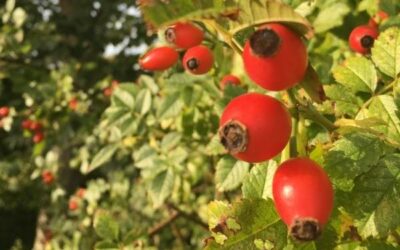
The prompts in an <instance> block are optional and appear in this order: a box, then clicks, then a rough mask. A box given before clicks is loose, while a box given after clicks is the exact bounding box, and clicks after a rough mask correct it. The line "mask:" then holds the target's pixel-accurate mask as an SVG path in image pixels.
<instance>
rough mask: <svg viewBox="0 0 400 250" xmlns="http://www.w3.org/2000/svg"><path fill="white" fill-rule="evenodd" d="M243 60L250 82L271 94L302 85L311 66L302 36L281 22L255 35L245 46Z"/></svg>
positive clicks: (262, 28)
mask: <svg viewBox="0 0 400 250" xmlns="http://www.w3.org/2000/svg"><path fill="white" fill-rule="evenodd" d="M242 57H243V63H244V66H245V69H246V72H247V74H248V76H249V77H250V78H251V80H253V81H254V82H255V83H256V84H258V85H260V86H261V87H263V88H265V89H267V90H272V91H279V90H284V89H288V88H290V87H293V86H294V85H296V84H297V83H299V82H300V81H301V80H302V79H303V78H304V75H305V73H306V69H307V65H308V56H307V49H306V46H305V45H304V43H303V41H302V40H301V37H300V36H299V35H298V34H296V33H295V32H294V31H292V30H291V29H289V28H288V27H286V26H284V25H282V24H278V23H269V24H266V25H263V26H261V27H260V28H259V29H258V30H257V31H256V32H254V33H253V34H252V35H251V36H250V38H249V40H248V41H247V42H246V44H245V46H244V50H243V55H242Z"/></svg>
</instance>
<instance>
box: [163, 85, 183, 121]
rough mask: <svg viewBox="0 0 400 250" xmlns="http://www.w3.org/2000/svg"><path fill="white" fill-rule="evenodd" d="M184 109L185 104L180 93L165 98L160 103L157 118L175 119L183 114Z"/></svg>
mask: <svg viewBox="0 0 400 250" xmlns="http://www.w3.org/2000/svg"><path fill="white" fill-rule="evenodd" d="M182 107H183V103H182V101H181V99H180V93H179V92H175V93H173V94H171V95H168V96H167V97H165V99H163V101H162V102H161V103H160V106H159V107H158V110H157V117H158V118H159V119H160V120H162V119H167V118H172V117H175V116H177V115H178V114H179V113H180V112H181V110H182Z"/></svg>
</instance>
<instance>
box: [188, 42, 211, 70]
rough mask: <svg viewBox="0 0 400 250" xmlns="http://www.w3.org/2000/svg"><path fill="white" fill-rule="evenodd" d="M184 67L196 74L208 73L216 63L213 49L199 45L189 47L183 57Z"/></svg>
mask: <svg viewBox="0 0 400 250" xmlns="http://www.w3.org/2000/svg"><path fill="white" fill-rule="evenodd" d="M182 62H183V67H184V68H185V69H186V70H187V71H188V72H190V73H192V74H194V75H201V74H205V73H207V72H208V71H209V70H210V69H211V68H212V67H213V64H214V56H213V54H212V51H211V50H210V49H209V48H208V47H206V46H204V45H198V46H195V47H192V48H190V49H188V50H187V51H186V53H185V55H184V56H183V59H182Z"/></svg>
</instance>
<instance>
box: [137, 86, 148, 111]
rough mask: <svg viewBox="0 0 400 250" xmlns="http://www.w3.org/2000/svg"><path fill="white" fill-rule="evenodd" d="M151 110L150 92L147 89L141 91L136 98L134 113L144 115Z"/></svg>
mask: <svg viewBox="0 0 400 250" xmlns="http://www.w3.org/2000/svg"><path fill="white" fill-rule="evenodd" d="M150 108H151V92H150V90H148V89H142V90H141V91H139V93H138V95H137V96H136V111H137V112H138V113H139V114H141V115H145V114H146V113H147V112H149V110H150Z"/></svg>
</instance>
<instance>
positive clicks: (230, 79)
mask: <svg viewBox="0 0 400 250" xmlns="http://www.w3.org/2000/svg"><path fill="white" fill-rule="evenodd" d="M228 84H232V85H239V84H240V79H239V78H238V77H236V76H234V75H226V76H224V77H223V78H222V80H221V82H220V87H221V89H224V88H225V87H226V86H227V85H228Z"/></svg>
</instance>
